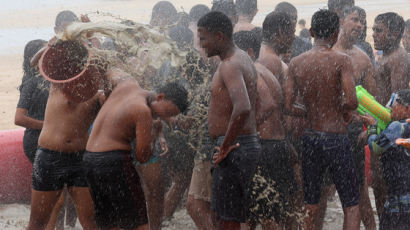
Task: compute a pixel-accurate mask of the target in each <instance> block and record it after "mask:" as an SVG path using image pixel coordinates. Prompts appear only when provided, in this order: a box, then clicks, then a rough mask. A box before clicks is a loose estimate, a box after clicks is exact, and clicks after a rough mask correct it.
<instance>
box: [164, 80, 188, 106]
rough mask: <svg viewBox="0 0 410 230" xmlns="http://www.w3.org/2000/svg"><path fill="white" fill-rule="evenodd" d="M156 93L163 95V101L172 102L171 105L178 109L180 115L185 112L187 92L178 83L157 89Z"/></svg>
mask: <svg viewBox="0 0 410 230" xmlns="http://www.w3.org/2000/svg"><path fill="white" fill-rule="evenodd" d="M157 93H163V94H165V99H166V100H170V101H172V103H174V105H176V106H177V107H178V109H179V111H180V112H181V113H183V112H185V110H186V109H187V108H188V106H189V102H188V92H187V91H186V89H185V88H184V87H183V86H182V85H180V84H178V83H175V82H171V83H168V84H166V85H165V86H163V87H161V88H160V89H158V90H157Z"/></svg>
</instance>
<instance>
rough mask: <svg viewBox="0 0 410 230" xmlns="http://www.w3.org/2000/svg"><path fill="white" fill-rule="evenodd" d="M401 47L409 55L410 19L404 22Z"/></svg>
mask: <svg viewBox="0 0 410 230" xmlns="http://www.w3.org/2000/svg"><path fill="white" fill-rule="evenodd" d="M402 40H403V46H404V48H405V49H406V50H407V53H410V19H407V21H406V28H405V29H404V34H403V39H402Z"/></svg>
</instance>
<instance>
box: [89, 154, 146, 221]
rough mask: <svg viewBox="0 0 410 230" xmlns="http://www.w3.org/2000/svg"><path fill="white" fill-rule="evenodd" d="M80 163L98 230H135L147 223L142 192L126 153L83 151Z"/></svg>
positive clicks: (131, 161) (128, 155)
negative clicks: (112, 229)
mask: <svg viewBox="0 0 410 230" xmlns="http://www.w3.org/2000/svg"><path fill="white" fill-rule="evenodd" d="M83 161H84V167H85V172H86V177H87V182H88V184H89V185H90V192H91V197H92V199H93V201H94V214H95V220H96V223H97V225H98V226H99V227H100V228H101V229H111V228H114V227H120V228H124V229H134V228H136V227H138V226H141V225H144V224H147V223H148V217H147V209H146V204H145V196H144V192H143V190H142V187H141V183H140V179H139V176H138V173H137V171H136V170H135V166H134V164H133V160H132V158H131V156H130V153H129V152H127V151H110V152H101V153H95V152H85V154H84V158H83Z"/></svg>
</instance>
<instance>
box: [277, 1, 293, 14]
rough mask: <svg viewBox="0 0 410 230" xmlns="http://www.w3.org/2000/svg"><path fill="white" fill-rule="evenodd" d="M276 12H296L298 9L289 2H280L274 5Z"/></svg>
mask: <svg viewBox="0 0 410 230" xmlns="http://www.w3.org/2000/svg"><path fill="white" fill-rule="evenodd" d="M274 11H276V12H278V13H280V12H283V13H288V14H297V13H298V10H297V9H296V7H295V6H294V5H292V4H291V3H289V2H280V3H278V4H277V5H276V6H275V10H274Z"/></svg>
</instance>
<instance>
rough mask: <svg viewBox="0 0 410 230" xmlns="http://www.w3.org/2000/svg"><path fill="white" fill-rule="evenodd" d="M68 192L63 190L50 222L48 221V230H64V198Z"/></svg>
mask: <svg viewBox="0 0 410 230" xmlns="http://www.w3.org/2000/svg"><path fill="white" fill-rule="evenodd" d="M66 195H67V192H66V191H64V190H63V192H62V193H61V195H60V198H58V200H57V203H56V204H55V205H54V208H53V212H52V213H51V216H50V220H49V221H48V224H47V227H46V230H54V229H56V230H64V214H65V211H64V208H62V207H63V206H64V196H66Z"/></svg>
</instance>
